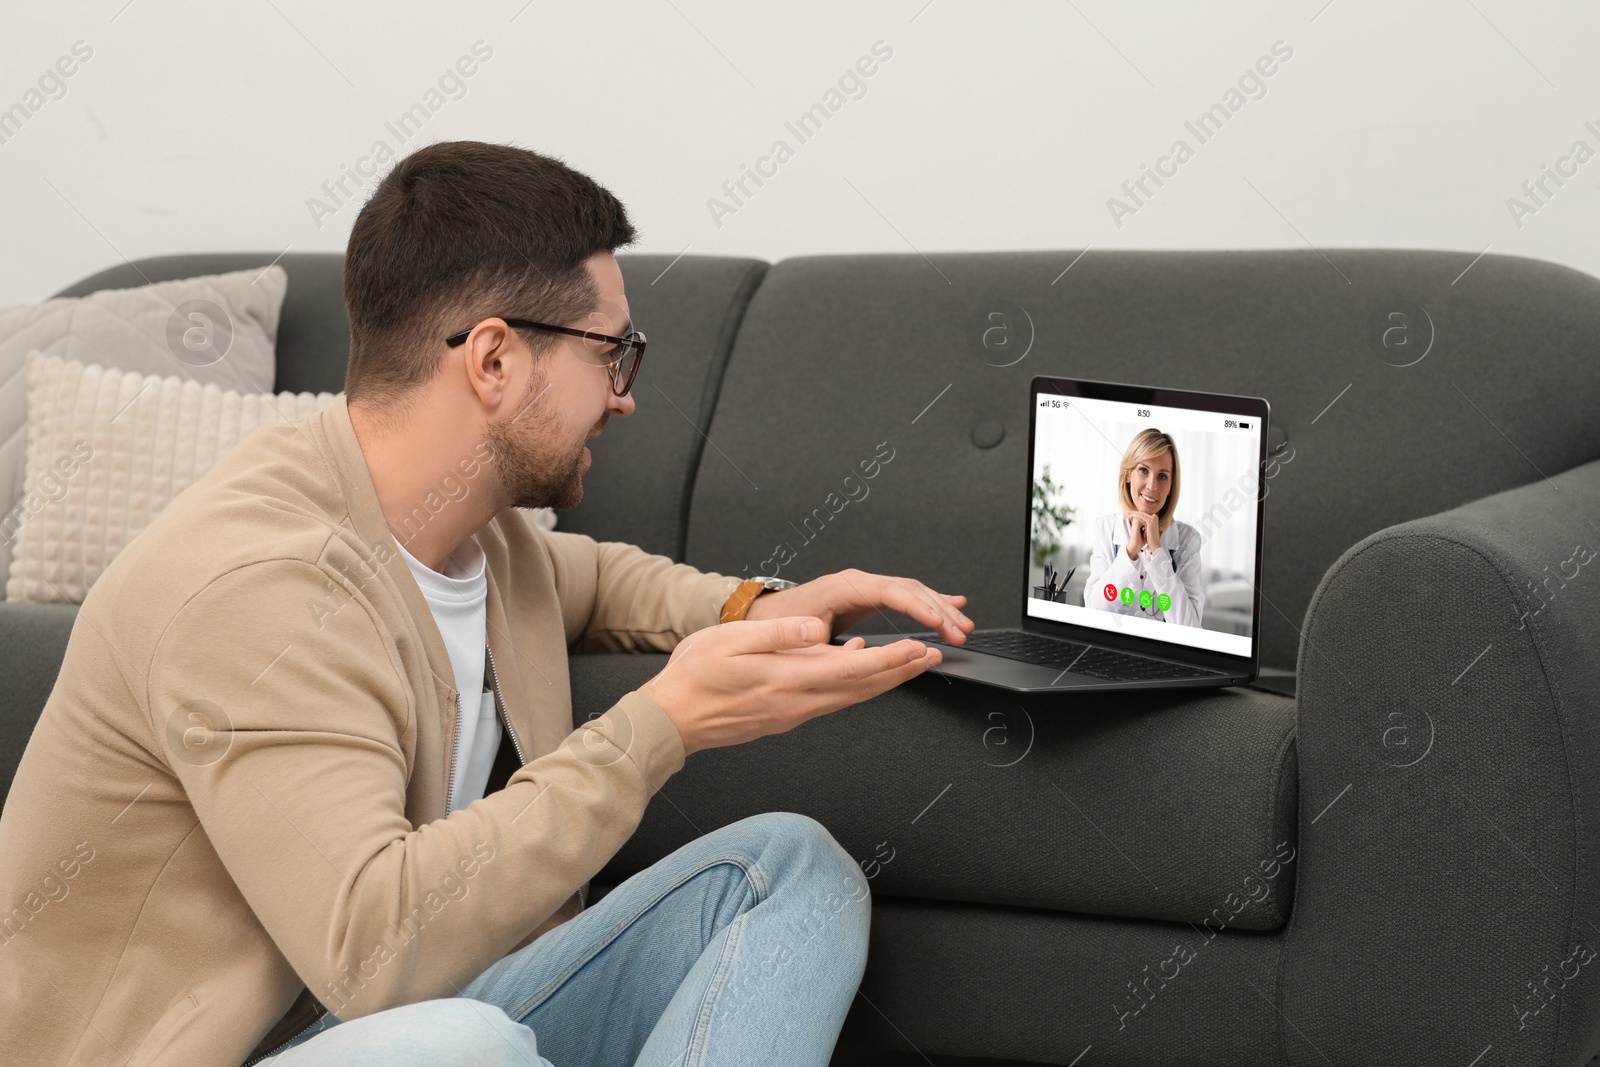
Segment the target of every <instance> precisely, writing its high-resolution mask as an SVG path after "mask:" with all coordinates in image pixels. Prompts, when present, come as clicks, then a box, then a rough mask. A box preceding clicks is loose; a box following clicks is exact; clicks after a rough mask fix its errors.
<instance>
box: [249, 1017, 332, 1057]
mask: <svg viewBox="0 0 1600 1067" xmlns="http://www.w3.org/2000/svg"><path fill="white" fill-rule="evenodd" d="M326 1014H327V1012H322V1013H321V1014H319V1015H318V1016H317V1017H316V1018H315V1019H312V1020H311V1021H310V1022H308V1023H306V1025H305V1027H304V1028H303V1029H301V1031H300V1032H299V1033H298V1034H295V1035H294V1036H293V1037H291V1038H289V1039H288V1040H287V1041H285V1042H284V1043H283V1044H281V1045H279V1046H278V1047H277V1048H275V1049H273V1050H272V1051H270V1052H263V1053H262V1054H261V1055H259V1056H256V1057H254V1058H252V1059H250V1060H247V1061H246V1062H244V1063H243V1064H241V1065H240V1067H253V1065H254V1064H257V1063H260V1062H261V1061H262V1060H270V1059H271V1058H272V1057H274V1056H276V1055H277V1054H278V1053H280V1052H282V1051H283V1050H284V1049H286V1048H288V1047H289V1046H290V1045H292V1044H294V1043H295V1042H296V1041H298V1040H299V1039H300V1038H302V1037H304V1036H305V1033H306V1031H307V1030H310V1029H311V1028H312V1027H313V1026H316V1025H317V1024H318V1023H320V1022H322V1016H323V1015H326Z"/></svg>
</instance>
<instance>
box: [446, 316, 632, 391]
mask: <svg viewBox="0 0 1600 1067" xmlns="http://www.w3.org/2000/svg"><path fill="white" fill-rule="evenodd" d="M502 321H504V322H505V324H506V325H507V326H510V327H511V328H513V329H517V330H549V331H550V332H551V333H564V334H566V335H567V336H569V337H581V338H583V339H584V341H586V342H587V343H588V345H589V347H590V348H591V349H598V348H599V347H600V346H602V345H613V346H616V347H613V348H612V350H611V351H610V352H608V353H606V368H607V370H609V371H610V372H611V391H612V392H613V393H615V394H616V395H618V396H627V395H628V390H629V389H631V388H633V378H634V375H636V374H638V373H639V364H640V363H641V362H643V360H644V345H645V338H644V334H642V333H640V332H639V331H638V330H634V331H633V332H631V333H629V334H628V336H626V337H613V336H611V335H610V334H608V333H597V332H596V331H594V330H579V329H575V328H574V327H571V326H552V325H550V324H549V323H547V322H531V321H529V320H528V319H504V320H502ZM474 325H476V324H474ZM472 329H473V327H470V326H469V327H468V328H467V329H465V330H462V331H461V332H460V333H453V334H451V335H450V336H449V337H446V338H445V339H444V343H445V344H447V345H449V346H450V347H451V348H457V347H459V346H460V345H462V344H463V343H464V342H465V341H466V339H467V335H468V334H470V333H471V332H472ZM617 348H620V349H621V351H618V350H617Z"/></svg>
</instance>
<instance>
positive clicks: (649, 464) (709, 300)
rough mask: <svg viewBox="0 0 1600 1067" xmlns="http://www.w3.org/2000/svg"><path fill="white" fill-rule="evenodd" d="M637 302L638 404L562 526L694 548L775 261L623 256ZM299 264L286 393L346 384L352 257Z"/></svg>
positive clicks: (123, 278) (669, 550)
mask: <svg viewBox="0 0 1600 1067" xmlns="http://www.w3.org/2000/svg"><path fill="white" fill-rule="evenodd" d="M274 258H275V257H274V256H273V254H271V253H249V252H229V253H199V254H194V255H174V256H159V257H155V258H151V259H141V260H137V261H135V262H133V263H124V264H121V265H119V266H116V267H112V268H110V269H108V270H104V271H101V272H100V273H98V274H95V275H92V276H90V277H88V278H85V279H83V280H82V281H80V282H78V283H76V284H75V285H72V286H70V287H68V288H67V289H64V290H62V292H60V293H58V294H56V295H58V296H82V295H86V294H88V293H92V292H95V291H97V290H100V289H121V288H129V287H132V286H138V285H145V284H148V283H150V282H157V281H165V280H168V279H173V278H188V277H193V276H195V275H201V274H216V273H221V272H224V271H234V270H244V269H247V268H253V267H262V266H265V265H266V264H267V263H270V262H272V261H273V260H274ZM617 258H618V262H619V263H620V265H621V267H622V276H623V284H624V286H625V288H626V291H627V294H628V306H629V310H630V312H631V313H632V315H633V319H634V321H635V322H636V323H637V324H638V326H639V328H640V329H641V330H643V331H644V333H645V336H646V338H647V339H648V345H647V347H646V350H645V364H644V366H643V368H642V370H641V374H640V377H639V378H638V380H637V381H636V382H635V383H634V388H635V396H637V398H638V400H639V406H638V410H637V411H636V412H635V413H634V415H632V416H631V417H629V418H627V419H615V420H612V421H610V422H609V423H608V425H607V427H606V432H605V433H604V434H603V435H602V436H601V437H599V438H597V439H596V440H595V441H594V442H593V443H592V444H591V446H590V448H591V451H592V452H593V454H594V467H593V468H592V469H591V473H590V475H589V476H588V477H587V478H586V479H585V482H586V488H585V493H584V502H583V504H582V505H581V506H580V507H578V508H576V509H574V510H573V511H570V512H566V513H564V514H563V515H561V516H560V518H559V528H560V529H563V530H573V531H576V532H578V533H586V534H589V535H591V536H593V537H599V538H604V539H607V540H620V541H627V542H629V543H631V544H636V545H639V546H641V547H643V548H646V549H648V550H649V551H651V552H659V553H661V554H662V555H666V556H671V557H672V558H673V559H682V558H683V538H684V530H685V527H686V526H687V524H688V508H689V490H690V485H691V479H692V477H693V475H694V472H695V471H696V469H697V468H698V464H697V460H698V459H699V454H700V451H701V449H703V448H704V447H705V438H704V436H703V435H702V431H703V430H704V428H705V427H706V425H707V424H708V423H709V422H710V420H711V408H712V405H713V404H714V403H715V402H716V395H717V387H718V385H719V383H720V381H721V377H722V371H723V367H724V366H725V364H726V363H727V359H728V352H729V350H730V349H731V348H732V346H733V338H734V334H735V333H736V332H737V331H738V328H739V320H740V318H741V316H742V315H743V314H744V309H745V306H746V305H747V304H748V303H749V301H750V297H751V295H752V294H753V293H754V292H755V290H756V288H757V286H758V285H760V283H761V278H762V275H763V274H764V273H765V272H766V269H767V264H766V263H764V262H762V261H761V260H756V259H739V258H734V257H729V256H682V257H673V256H658V255H628V254H626V253H625V254H623V255H621V256H618V257H617ZM277 262H278V263H280V264H281V265H282V266H283V268H284V270H285V271H286V272H287V273H288V275H289V289H288V293H287V295H286V296H285V298H284V303H283V313H282V316H281V319H280V322H279V328H278V346H277V349H278V375H277V381H276V384H275V386H274V388H275V389H276V390H277V391H279V392H282V391H284V390H293V391H295V392H313V393H315V392H330V393H336V392H339V391H341V390H342V389H344V374H345V368H346V366H347V364H348V362H349V348H350V320H349V317H348V316H347V315H346V314H345V307H344V294H343V274H342V272H343V267H344V256H343V255H342V254H340V253H337V252H307V253H290V254H287V255H284V256H282V257H281V258H277Z"/></svg>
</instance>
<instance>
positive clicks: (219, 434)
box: [6, 352, 339, 604]
mask: <svg viewBox="0 0 1600 1067" xmlns="http://www.w3.org/2000/svg"><path fill="white" fill-rule="evenodd" d="M27 375H28V421H29V427H28V467H27V482H26V486H25V491H24V493H23V499H22V502H21V504H20V505H19V510H20V512H21V513H22V515H23V522H22V525H21V528H20V530H19V531H18V535H17V538H16V551H15V553H14V554H13V558H12V560H11V567H10V571H9V577H8V579H7V581H6V599H8V600H21V601H29V602H32V603H35V604H80V603H82V602H83V598H84V596H85V595H87V594H88V592H89V587H90V586H91V585H93V584H94V581H95V579H96V578H98V577H100V575H101V574H103V573H104V572H105V569H106V567H107V566H109V565H110V563H111V561H112V560H113V559H115V558H116V556H117V553H118V552H121V551H122V550H123V548H125V547H126V546H127V544H128V542H129V541H132V540H133V539H134V537H135V536H137V535H138V534H139V533H140V532H141V531H142V530H144V528H145V527H147V526H149V525H150V522H151V520H153V519H154V518H155V517H156V515H158V514H159V513H160V512H161V509H162V508H164V507H166V506H167V504H169V503H170V502H171V501H172V498H173V497H175V496H177V495H178V494H179V493H181V492H182V491H183V490H185V489H187V488H188V487H189V486H191V485H193V484H194V483H195V482H196V481H198V480H199V479H200V476H201V475H203V474H205V472H206V471H208V470H210V469H211V468H212V466H213V465H215V464H216V462H217V461H218V460H219V459H221V458H222V457H223V456H224V455H226V454H227V452H228V451H229V450H230V449H231V448H233V446H234V445H236V444H238V443H239V442H240V441H241V440H243V439H244V438H245V437H246V436H247V435H248V434H250V432H251V431H253V430H255V429H256V428H257V427H259V426H265V425H268V424H271V423H284V422H296V421H298V420H300V419H303V418H305V417H306V416H308V415H311V414H313V413H315V412H317V411H320V410H321V409H322V408H325V407H327V406H328V405H329V404H332V403H333V402H334V401H335V400H337V399H338V395H339V394H337V393H316V394H312V393H278V394H276V395H274V394H271V393H246V394H243V395H241V394H239V393H237V392H235V391H233V390H232V389H228V390H223V389H219V388H218V387H217V386H215V385H200V384H199V383H198V382H195V381H185V380H184V379H182V378H175V377H161V376H159V375H155V374H138V373H131V372H123V371H119V370H113V369H111V368H109V367H102V366H100V365H98V364H89V365H87V366H85V365H84V364H82V363H79V362H78V361H76V360H72V361H66V360H63V359H61V358H60V357H59V356H50V357H48V358H47V357H45V356H43V355H41V354H40V353H38V352H30V353H29V354H28V360H27Z"/></svg>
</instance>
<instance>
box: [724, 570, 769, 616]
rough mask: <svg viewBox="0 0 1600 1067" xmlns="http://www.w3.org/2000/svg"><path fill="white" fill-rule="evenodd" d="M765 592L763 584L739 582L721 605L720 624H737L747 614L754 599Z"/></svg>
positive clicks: (765, 588) (764, 584) (765, 587)
mask: <svg viewBox="0 0 1600 1067" xmlns="http://www.w3.org/2000/svg"><path fill="white" fill-rule="evenodd" d="M766 591H767V586H766V583H765V582H758V581H754V580H752V581H745V582H740V583H739V584H738V585H737V586H735V587H734V590H733V592H732V593H731V594H729V596H728V599H727V601H726V602H725V603H724V604H723V605H722V618H721V621H722V622H739V621H741V620H742V619H743V618H744V617H745V614H746V613H748V612H749V610H750V605H751V604H753V603H755V599H756V597H758V596H760V595H761V594H762V593H765V592H766Z"/></svg>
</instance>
